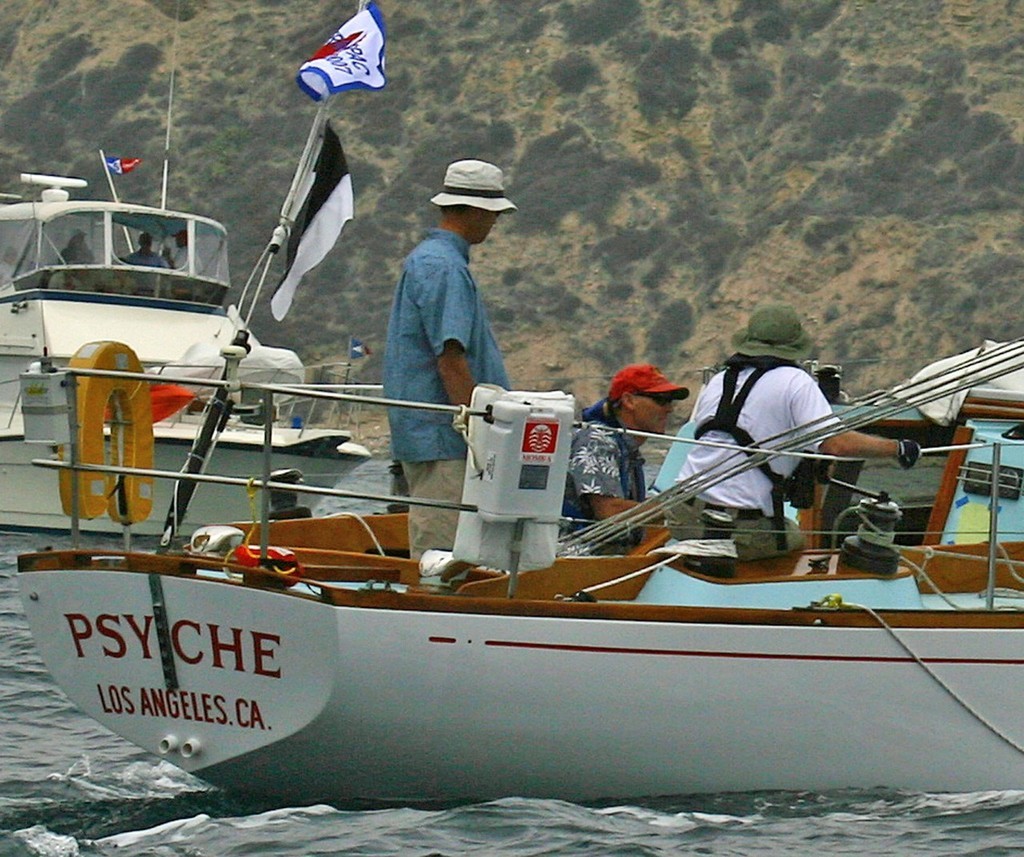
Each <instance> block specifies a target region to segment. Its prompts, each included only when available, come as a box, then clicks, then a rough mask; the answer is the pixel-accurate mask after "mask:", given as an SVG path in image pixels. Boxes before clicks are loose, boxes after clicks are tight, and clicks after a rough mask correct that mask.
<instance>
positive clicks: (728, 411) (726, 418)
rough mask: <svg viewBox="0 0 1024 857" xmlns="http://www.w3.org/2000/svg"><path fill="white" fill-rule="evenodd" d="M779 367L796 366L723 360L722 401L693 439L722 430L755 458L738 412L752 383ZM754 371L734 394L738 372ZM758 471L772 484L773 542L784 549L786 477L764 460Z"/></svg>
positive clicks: (763, 359)
mask: <svg viewBox="0 0 1024 857" xmlns="http://www.w3.org/2000/svg"><path fill="white" fill-rule="evenodd" d="M780 366H796V364H795V363H794V362H793V361H792V360H782V359H781V358H778V357H747V356H746V355H743V354H734V355H733V356H732V357H730V358H729V359H728V360H726V361H725V377H724V378H723V380H722V398H721V399H720V400H719V402H718V410H716V411H715V415H714V416H713V417H711V418H710V419H707V420H705V421H704V422H702V423H701V424H700V425H699V426H697V429H696V431H695V432H694V437H695V438H696V439H697V440H700V439H701V438H702V437H703V436H704V435H706V434H707V433H708V432H709V431H721V432H725V433H726V434H728V435H731V436H732V437H733V438H734V439H735V440H736V442H737V443H738V444H739V445H740V446H743V447H748V449H745V450H744V452H746V454H747V455H754V453H753V452H751V451H750V449H749V448H752V447H757V441H755V440H754V438H753V437H751V436H750V432H748V431H746V430H745V429H741V428H740V427H739V425H738V421H739V418H740V411H742V410H743V405H744V404H745V403H746V401H747V397H748V396H749V395H750V391H751V390H752V389H753V388H754V384H756V383H757V382H758V381H760V380H761V378H762V377H763V376H764V375H765V374H766V373H767V372H771V371H772V369H778V368H779V367H780ZM749 368H753V370H754V371H753V372H751V373H750V376H749V377H748V378H747V380H746V381H745V382H744V383H743V386H742V387H741V388H740V391H739V393H737V392H736V384H737V383H738V381H739V375H740V372H741V371H742V370H744V369H749ZM757 468H758V470H760V471H761V472H762V473H763V474H764V475H765V476H766V477H767V478H768V479H769V481H770V482H771V483H772V525H773V526H774V528H775V543H776V545H777V546H778V549H779V550H780V551H784V550H786V520H785V513H784V512H783V505H784V503H785V500H786V477H785V476H783V475H782V474H781V473H776V472H775V471H774V470H772V469H771V467H769V466H768V462H767V461H762V462H761V463H760V464H759V465H758V466H757Z"/></svg>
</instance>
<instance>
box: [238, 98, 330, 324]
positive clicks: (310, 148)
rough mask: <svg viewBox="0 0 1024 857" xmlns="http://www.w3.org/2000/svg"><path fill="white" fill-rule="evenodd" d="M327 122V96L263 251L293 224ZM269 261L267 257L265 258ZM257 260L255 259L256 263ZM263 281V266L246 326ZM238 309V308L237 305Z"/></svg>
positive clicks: (272, 250)
mask: <svg viewBox="0 0 1024 857" xmlns="http://www.w3.org/2000/svg"><path fill="white" fill-rule="evenodd" d="M326 125H327V99H326V98H325V99H324V100H323V101H321V102H320V103H319V104H318V105H317V110H316V115H315V116H314V117H313V125H312V127H310V129H309V136H307V137H306V145H305V148H303V150H302V155H301V156H300V158H299V163H298V166H297V167H296V168H295V175H294V176H293V177H292V185H291V187H290V188H289V189H288V195H287V196H286V197H285V199H284V203H283V204H282V205H281V214H280V215H279V218H278V224H277V226H276V227H275V229H274V233H273V235H272V236H271V238H270V242H269V243H268V244H267V248H266V250H265V251H264V252H266V253H269V254H271V255H274V254H276V253H277V251H278V250H280V249H281V247H282V246H283V245H284V244H285V242H286V241H287V240H288V236H289V235H290V234H291V231H292V227H293V226H294V225H295V218H296V216H297V214H298V212H296V211H294V210H293V209H294V208H295V207H296V201H297V200H298V201H300V202H301V201H304V200H305V196H306V195H305V193H303V192H301V191H303V189H308V188H306V185H307V184H308V183H309V179H310V176H311V175H312V174H313V165H314V164H315V163H316V158H317V156H318V155H319V153H320V148H319V146H318V145H317V143H318V142H319V141H320V138H321V137H322V136H323V133H324V126H326ZM268 261H269V260H268ZM258 264H259V263H258V262H257V265H258ZM265 281H266V269H264V272H263V276H262V277H261V278H260V281H259V283H258V284H257V286H256V290H255V292H254V293H253V296H252V301H251V302H250V303H249V312H248V314H247V315H246V317H245V323H246V326H248V324H249V321H250V319H251V318H252V314H253V312H254V311H255V309H256V304H257V302H258V301H259V297H260V292H262V291H263V283H264V282H265ZM239 312H241V308H239Z"/></svg>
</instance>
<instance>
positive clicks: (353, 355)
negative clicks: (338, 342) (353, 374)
mask: <svg viewBox="0 0 1024 857" xmlns="http://www.w3.org/2000/svg"><path fill="white" fill-rule="evenodd" d="M369 353H370V348H369V346H368V345H366V344H365V343H364V342H363V340H361V339H356V338H355V337H354V336H352V337H350V338H349V340H348V359H349V360H358V359H359V358H360V357H366V356H367V355H368V354H369Z"/></svg>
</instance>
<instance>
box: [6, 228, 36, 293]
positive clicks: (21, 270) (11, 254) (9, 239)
mask: <svg viewBox="0 0 1024 857" xmlns="http://www.w3.org/2000/svg"><path fill="white" fill-rule="evenodd" d="M34 238H35V224H33V223H32V221H26V220H0V286H2V285H4V284H5V283H9V282H11V280H13V279H14V278H15V277H19V276H21V275H22V274H25V273H27V272H29V271H31V270H32V269H33V268H35V258H36V254H35V252H34ZM30 250H31V251H32V252H30Z"/></svg>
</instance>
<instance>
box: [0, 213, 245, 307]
mask: <svg viewBox="0 0 1024 857" xmlns="http://www.w3.org/2000/svg"><path fill="white" fill-rule="evenodd" d="M66 268H75V269H77V270H76V272H74V273H72V272H70V271H65V270H62V269H66ZM83 269H84V270H83ZM40 270H41V271H45V272H46V273H41V274H39V275H38V276H32V277H29V278H28V279H24V280H23V279H22V278H24V277H25V275H28V274H31V273H32V272H34V271H40ZM129 272H131V273H129ZM166 275H169V276H166ZM12 281H16V282H15V287H16V288H18V289H22V288H51V289H54V288H56V289H65V288H66V289H75V288H78V289H84V290H92V291H105V292H116V293H120V294H130V295H141V296H158V297H170V298H172V299H179V300H190V301H199V302H202V303H217V304H219V303H220V302H221V301H222V299H223V297H224V294H225V292H226V291H227V286H228V284H229V277H228V253H227V234H226V232H225V230H224V228H223V227H222V226H220V225H219V224H217V223H214V222H212V221H206V220H201V219H196V218H191V217H187V216H184V215H172V214H169V213H164V212H150V211H145V210H131V209H125V210H118V209H110V208H107V209H104V210H95V211H91V210H76V211H69V212H66V213H62V214H59V215H58V216H56V217H51V218H50V219H48V220H40V219H36V218H25V219H10V220H0V286H2V285H3V284H4V283H8V282H12Z"/></svg>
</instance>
